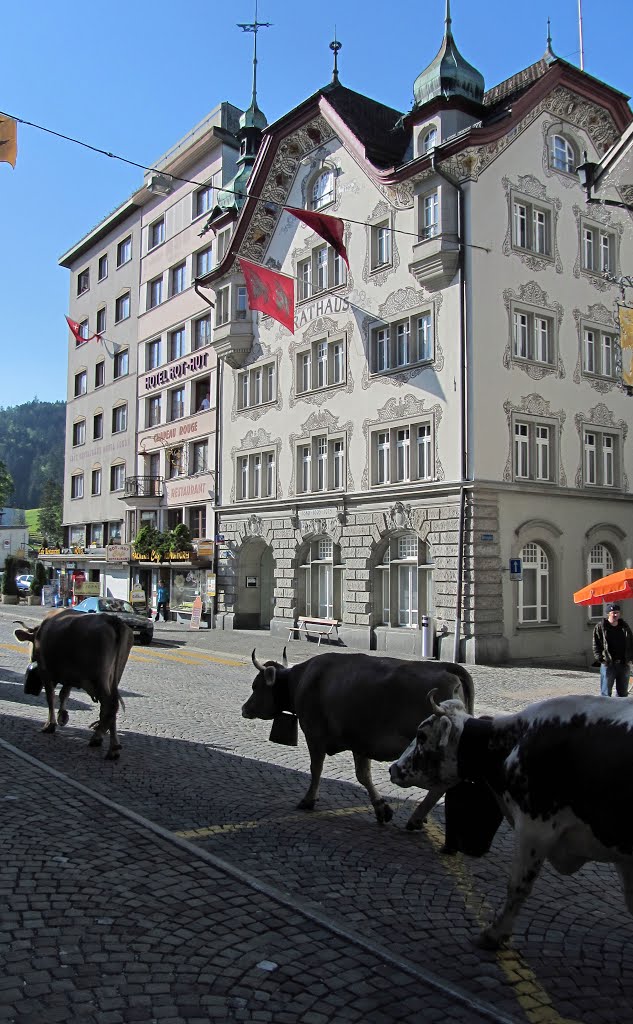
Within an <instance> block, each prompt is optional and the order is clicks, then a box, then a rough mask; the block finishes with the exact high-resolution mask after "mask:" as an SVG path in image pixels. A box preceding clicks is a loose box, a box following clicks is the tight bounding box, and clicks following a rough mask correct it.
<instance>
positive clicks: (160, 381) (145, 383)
mask: <svg viewBox="0 0 633 1024" xmlns="http://www.w3.org/2000/svg"><path fill="white" fill-rule="evenodd" d="M208 369H210V366H209V352H208V351H206V352H196V353H193V354H192V355H190V356H186V357H185V358H184V359H178V360H177V362H175V363H171V364H170V365H169V366H164V367H163V368H162V369H161V370H153V371H152V372H151V373H145V374H141V376H140V377H139V379H138V390H139V394H140V395H144V394H147V393H148V392H149V391H157V390H159V389H160V388H167V387H171V385H172V384H178V383H180V382H181V381H182V382H183V383H184V381H185V380H187V379H188V378H189V377H191V376H192V375H193V374H196V373H201V372H202V371H203V370H208Z"/></svg>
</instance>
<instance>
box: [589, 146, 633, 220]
mask: <svg viewBox="0 0 633 1024" xmlns="http://www.w3.org/2000/svg"><path fill="white" fill-rule="evenodd" d="M583 156H584V158H585V159H584V161H583V163H581V164H579V165H578V167H577V168H576V174H577V175H578V180H579V182H580V184H581V186H582V189H583V191H584V193H585V201H586V202H587V203H593V204H596V205H598V206H616V207H618V209H620V210H628V211H629V212H630V213H633V205H631V203H623V202H621V200H619V199H596V198H595V197H594V196H592V194H591V193H592V191H593V187H594V185H595V182H596V171H597V169H598V167H599V164H594V163H592V162H591V160H587V154H586V153H583Z"/></svg>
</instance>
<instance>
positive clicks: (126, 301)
mask: <svg viewBox="0 0 633 1024" xmlns="http://www.w3.org/2000/svg"><path fill="white" fill-rule="evenodd" d="M129 315H130V293H129V292H125V294H124V295H119V297H118V299H117V300H116V302H115V304H114V322H115V324H118V323H120V322H121V320H127V319H128V317H129Z"/></svg>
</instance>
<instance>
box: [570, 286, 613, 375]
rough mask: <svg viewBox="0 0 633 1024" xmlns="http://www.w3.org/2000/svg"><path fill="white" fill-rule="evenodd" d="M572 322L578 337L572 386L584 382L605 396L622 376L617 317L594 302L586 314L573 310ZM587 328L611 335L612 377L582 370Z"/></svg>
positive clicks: (603, 306)
mask: <svg viewBox="0 0 633 1024" xmlns="http://www.w3.org/2000/svg"><path fill="white" fill-rule="evenodd" d="M573 317H574V321H575V323H576V333H577V336H578V358H577V360H576V368H575V370H574V373H573V378H572V379H573V381H574V384H580V382H581V381H584V382H585V383H586V384H588V385H589V387H591V388H593V389H594V391H597V392H598V393H599V394H606V393H607V392H608V391H613V390H614V389H617V388H618V387H619V385H620V380H621V374H622V350H621V348H620V327H619V323H618V315H617V313H614V312H613V310H611V309H608V308H607V306H605V305H603V304H602V303H601V302H596V303H594V305H592V306H589V308H588V310H587V312H586V313H585V312H583V310H581V309H574V311H573ZM587 328H593V329H595V330H597V331H600V332H601V333H604V334H607V333H608V334H612V335H613V337H614V340H615V345H614V352H613V358H614V368H615V376H614V377H605V376H603V375H601V374H593V373H587V371H586V370H585V369H584V341H585V330H586V329H587Z"/></svg>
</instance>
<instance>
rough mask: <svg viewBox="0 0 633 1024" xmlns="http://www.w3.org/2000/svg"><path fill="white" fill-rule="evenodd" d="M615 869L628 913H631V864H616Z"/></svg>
mask: <svg viewBox="0 0 633 1024" xmlns="http://www.w3.org/2000/svg"><path fill="white" fill-rule="evenodd" d="M615 870H616V871H617V873H618V874H619V876H620V881H621V882H622V892H623V893H624V901H625V903H626V908H627V910H628V912H629V914H633V864H631V863H628V864H616V865H615Z"/></svg>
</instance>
